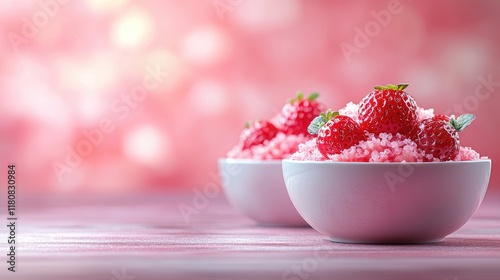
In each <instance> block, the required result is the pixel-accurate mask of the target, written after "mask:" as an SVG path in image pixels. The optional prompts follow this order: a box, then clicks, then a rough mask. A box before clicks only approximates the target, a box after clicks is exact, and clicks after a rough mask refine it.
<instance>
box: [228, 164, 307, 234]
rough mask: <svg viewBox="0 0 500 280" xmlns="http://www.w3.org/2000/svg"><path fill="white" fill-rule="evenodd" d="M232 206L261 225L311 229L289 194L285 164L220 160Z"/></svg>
mask: <svg viewBox="0 0 500 280" xmlns="http://www.w3.org/2000/svg"><path fill="white" fill-rule="evenodd" d="M219 173H220V176H221V180H222V184H223V186H224V191H225V193H226V197H227V199H228V200H229V202H230V203H231V204H232V205H233V206H234V207H235V208H237V209H239V210H240V211H241V212H242V213H243V214H245V215H246V216H248V217H250V218H252V219H254V220H255V221H257V222H258V223H259V224H261V225H269V226H307V223H306V222H305V221H304V219H302V217H301V216H300V215H299V213H298V212H297V210H295V207H294V206H293V204H292V202H291V201H290V197H289V196H288V193H287V191H286V187H285V182H284V181H283V172H282V168H281V160H279V161H278V160H273V161H259V160H241V159H219Z"/></svg>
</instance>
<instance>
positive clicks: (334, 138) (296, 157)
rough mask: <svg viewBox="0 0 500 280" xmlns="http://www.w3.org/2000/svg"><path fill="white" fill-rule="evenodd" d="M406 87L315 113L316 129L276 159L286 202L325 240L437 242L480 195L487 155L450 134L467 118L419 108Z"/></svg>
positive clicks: (461, 219)
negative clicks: (285, 157)
mask: <svg viewBox="0 0 500 280" xmlns="http://www.w3.org/2000/svg"><path fill="white" fill-rule="evenodd" d="M406 86H407V85H397V86H393V85H388V86H386V87H376V88H375V90H374V91H372V92H370V93H369V94H368V95H367V96H366V97H365V98H364V99H363V100H361V102H360V103H359V104H354V103H349V104H347V105H346V107H345V108H343V109H341V110H339V111H338V112H331V111H329V112H326V113H322V114H321V116H319V117H317V118H316V119H315V120H314V121H313V122H312V123H311V125H310V127H309V131H310V132H311V133H312V134H314V135H316V137H315V138H313V139H311V140H309V141H308V142H306V143H305V144H301V145H300V146H299V150H298V151H297V152H296V153H294V154H293V155H292V156H291V158H290V159H288V160H284V161H283V176H284V179H285V184H286V187H287V191H288V194H289V195H290V198H291V200H292V202H293V204H294V206H295V207H296V209H297V210H298V212H299V213H300V214H301V215H302V217H303V218H304V219H305V220H306V221H307V222H308V223H309V224H310V225H311V226H312V227H313V228H314V229H316V230H317V231H319V232H320V233H323V234H325V235H326V236H327V237H328V238H329V239H331V240H332V241H337V242H352V243H426V242H438V241H441V240H443V239H444V238H445V236H447V235H449V234H451V233H453V232H454V231H456V230H457V229H459V228H460V227H461V226H463V225H464V224H465V223H466V222H467V221H468V220H469V218H470V217H471V216H472V215H473V214H474V212H475V211H476V210H477V208H478V207H479V205H480V203H481V201H482V199H483V197H484V195H485V192H486V189H487V187H488V182H489V177H490V172H491V161H490V160H489V159H487V158H485V157H480V156H479V154H478V153H477V152H476V151H474V150H473V149H471V148H468V147H463V146H461V145H460V141H459V136H458V132H459V131H462V130H463V129H464V128H465V127H467V126H468V125H469V124H470V123H471V122H472V120H473V119H474V116H472V115H469V114H466V115H463V116H460V117H458V118H455V117H454V116H444V115H438V114H434V112H433V110H425V109H422V108H418V107H417V105H416V102H415V101H414V99H413V97H411V96H410V95H409V94H407V93H406V92H405V91H404V89H405V87H406Z"/></svg>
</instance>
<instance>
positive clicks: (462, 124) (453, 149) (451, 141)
mask: <svg viewBox="0 0 500 280" xmlns="http://www.w3.org/2000/svg"><path fill="white" fill-rule="evenodd" d="M474 118H475V116H474V115H472V114H465V115H462V116H460V117H458V118H457V119H455V118H453V117H451V118H450V117H448V116H445V115H436V116H434V117H432V118H429V119H425V120H422V121H420V122H419V123H417V124H416V125H415V126H414V128H413V129H412V130H411V131H410V134H409V137H410V139H411V140H413V141H414V142H415V143H416V144H417V147H418V148H419V149H421V150H423V151H424V152H425V153H426V154H427V155H432V156H433V157H434V158H437V159H439V160H440V161H449V160H453V159H455V157H456V156H457V155H458V152H459V150H460V139H459V137H458V133H459V132H460V131H462V130H464V129H465V128H466V127H467V126H469V125H470V124H471V122H472V121H473V120H474ZM432 160H433V159H429V158H424V161H432Z"/></svg>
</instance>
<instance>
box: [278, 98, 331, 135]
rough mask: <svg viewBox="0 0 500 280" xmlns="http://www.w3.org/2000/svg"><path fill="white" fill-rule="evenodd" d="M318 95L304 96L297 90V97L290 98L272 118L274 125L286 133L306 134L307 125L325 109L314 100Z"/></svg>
mask: <svg viewBox="0 0 500 280" xmlns="http://www.w3.org/2000/svg"><path fill="white" fill-rule="evenodd" d="M318 96H319V94H317V93H312V94H311V95H309V97H307V98H304V94H303V93H302V92H298V93H297V97H296V98H293V99H290V100H289V101H288V103H287V104H285V106H284V107H283V109H282V110H281V112H280V113H279V114H278V115H277V116H275V117H274V118H273V121H274V123H275V125H276V127H278V129H279V130H280V131H282V132H283V133H285V134H286V135H300V134H302V135H308V134H307V127H308V126H309V124H310V123H311V122H312V120H313V119H314V118H315V117H316V116H318V115H319V114H321V112H322V111H323V110H324V109H325V108H324V105H323V104H321V103H319V102H318V101H316V99H317V98H318Z"/></svg>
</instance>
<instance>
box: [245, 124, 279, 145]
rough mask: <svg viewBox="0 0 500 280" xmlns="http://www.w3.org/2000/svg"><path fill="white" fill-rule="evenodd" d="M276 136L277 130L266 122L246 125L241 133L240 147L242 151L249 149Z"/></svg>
mask: <svg viewBox="0 0 500 280" xmlns="http://www.w3.org/2000/svg"><path fill="white" fill-rule="evenodd" d="M276 134H278V129H277V128H276V127H275V126H274V125H273V124H272V123H270V122H268V121H256V122H254V123H252V124H250V123H247V125H246V126H245V129H244V130H243V132H242V133H241V137H240V145H241V146H242V149H243V150H245V149H249V148H251V147H253V146H256V145H260V144H263V143H264V142H266V141H269V140H271V139H273V138H274V137H275V136H276Z"/></svg>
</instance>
